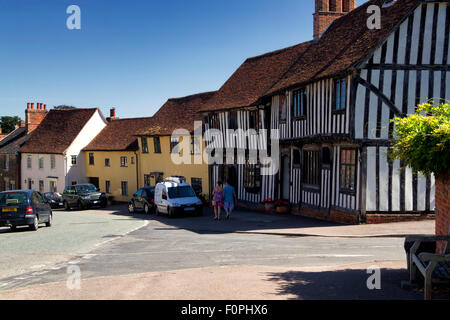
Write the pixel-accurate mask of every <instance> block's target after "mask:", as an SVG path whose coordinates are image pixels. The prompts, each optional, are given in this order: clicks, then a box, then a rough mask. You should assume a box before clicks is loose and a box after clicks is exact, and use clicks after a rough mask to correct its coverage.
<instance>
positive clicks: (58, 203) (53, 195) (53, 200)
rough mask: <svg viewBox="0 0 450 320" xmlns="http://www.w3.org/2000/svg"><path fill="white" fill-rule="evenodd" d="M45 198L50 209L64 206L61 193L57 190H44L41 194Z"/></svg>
mask: <svg viewBox="0 0 450 320" xmlns="http://www.w3.org/2000/svg"><path fill="white" fill-rule="evenodd" d="M43 196H44V198H45V200H47V202H48V203H49V204H50V207H52V209H57V208H62V207H64V202H63V197H62V194H61V193H58V192H46V193H44V194H43Z"/></svg>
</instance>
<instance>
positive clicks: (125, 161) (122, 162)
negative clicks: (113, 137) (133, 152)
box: [120, 157, 128, 167]
mask: <svg viewBox="0 0 450 320" xmlns="http://www.w3.org/2000/svg"><path fill="white" fill-rule="evenodd" d="M120 166H121V167H128V159H127V157H120Z"/></svg>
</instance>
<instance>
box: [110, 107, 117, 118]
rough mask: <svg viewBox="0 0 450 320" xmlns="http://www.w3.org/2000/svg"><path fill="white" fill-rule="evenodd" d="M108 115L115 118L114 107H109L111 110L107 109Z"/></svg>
mask: <svg viewBox="0 0 450 320" xmlns="http://www.w3.org/2000/svg"><path fill="white" fill-rule="evenodd" d="M109 116H110V117H111V118H115V117H116V108H111V110H110V111H109Z"/></svg>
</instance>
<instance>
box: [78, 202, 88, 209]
mask: <svg viewBox="0 0 450 320" xmlns="http://www.w3.org/2000/svg"><path fill="white" fill-rule="evenodd" d="M78 209H80V210H84V209H86V206H85V205H84V204H83V202H81V201H80V200H78Z"/></svg>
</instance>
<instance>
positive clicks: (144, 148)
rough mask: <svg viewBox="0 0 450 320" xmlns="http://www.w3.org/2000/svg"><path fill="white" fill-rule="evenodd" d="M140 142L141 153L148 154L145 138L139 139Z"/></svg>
mask: <svg viewBox="0 0 450 320" xmlns="http://www.w3.org/2000/svg"><path fill="white" fill-rule="evenodd" d="M141 142H142V153H148V141H147V138H146V137H142V138H141Z"/></svg>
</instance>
